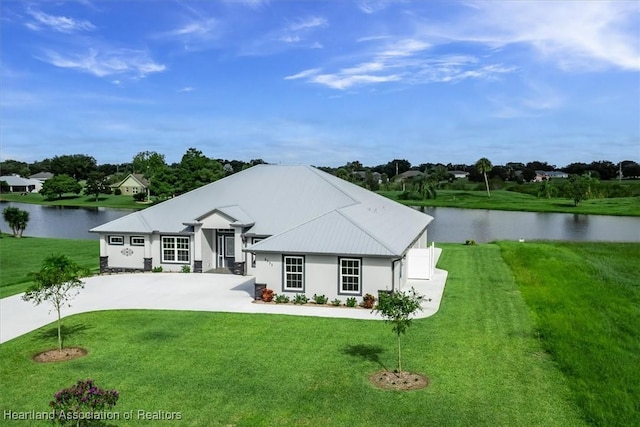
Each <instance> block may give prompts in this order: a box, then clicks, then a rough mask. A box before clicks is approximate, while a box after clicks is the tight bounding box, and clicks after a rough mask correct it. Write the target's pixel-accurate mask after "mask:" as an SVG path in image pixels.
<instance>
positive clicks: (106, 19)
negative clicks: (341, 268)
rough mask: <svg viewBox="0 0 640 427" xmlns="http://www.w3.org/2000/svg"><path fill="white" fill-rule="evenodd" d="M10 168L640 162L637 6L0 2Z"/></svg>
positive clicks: (0, 131)
mask: <svg viewBox="0 0 640 427" xmlns="http://www.w3.org/2000/svg"><path fill="white" fill-rule="evenodd" d="M0 60H1V61H2V62H1V66H0V160H8V159H12V160H18V161H24V162H29V163H30V162H34V161H40V160H43V159H45V158H51V157H53V156H59V155H68V154H85V155H90V156H92V157H94V158H95V159H96V161H97V163H98V164H105V163H114V164H118V163H126V162H130V161H131V160H132V159H133V157H134V156H135V155H136V154H137V153H139V152H142V151H155V152H158V153H160V154H163V155H164V156H165V159H166V161H167V162H168V163H173V162H179V161H180V158H181V157H182V155H183V154H184V153H185V152H186V151H187V149H188V148H190V147H194V148H196V149H198V150H200V151H202V153H203V154H204V155H206V156H207V157H211V158H222V159H229V160H232V159H235V160H243V161H249V160H251V159H263V160H265V161H267V162H269V163H280V164H309V165H316V166H332V167H335V166H340V165H344V164H345V163H347V162H351V161H356V160H357V161H360V162H361V163H362V164H364V165H368V166H375V165H379V164H384V163H387V162H389V161H391V160H393V159H406V160H409V161H410V162H411V163H412V164H413V165H419V164H421V163H444V164H447V163H453V164H459V163H464V164H473V163H474V162H475V161H476V160H478V159H479V158H481V157H486V158H488V159H489V160H490V161H491V162H492V163H493V164H504V163H506V162H524V163H526V162H529V161H534V160H537V161H546V162H548V163H549V164H553V165H557V166H558V167H562V166H565V165H567V164H569V163H573V162H586V163H590V162H592V161H599V160H610V161H613V162H614V163H617V162H619V161H621V160H634V161H640V2H637V1H596V0H592V1H584V2H582V1H576V0H574V1H568V2H562V1H532V2H529V1H524V0H523V1H500V0H493V1H488V0H485V1H475V0H465V1H455V0H446V1H445V0H443V1H437V0H429V1H428V0H421V1H404V0H395V1H393V0H370V1H366V0H362V1H349V0H326V1H323V0H315V1H313V0H306V1H296V0H244V1H232V0H227V1H224V0H219V1H213V0H211V1H202V0H201V1H195V0H181V1H169V0H157V1H153V0H146V1H145V0H138V1H125V0H120V1H116V0H112V1H106V0H102V1H99V0H76V1H65V0H59V1H53V0H51V1H45V0H43V1H23V0H20V1H17V0H3V1H2V2H0Z"/></svg>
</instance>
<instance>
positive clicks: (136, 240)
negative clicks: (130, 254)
mask: <svg viewBox="0 0 640 427" xmlns="http://www.w3.org/2000/svg"><path fill="white" fill-rule="evenodd" d="M144 241H145V239H144V236H131V237H130V238H129V244H131V246H144Z"/></svg>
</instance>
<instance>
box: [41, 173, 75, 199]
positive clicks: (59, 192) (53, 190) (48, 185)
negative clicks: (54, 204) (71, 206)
mask: <svg viewBox="0 0 640 427" xmlns="http://www.w3.org/2000/svg"><path fill="white" fill-rule="evenodd" d="M80 191H82V186H81V185H80V184H79V183H78V181H76V180H75V179H73V178H71V177H70V176H69V175H66V174H62V175H56V176H54V177H53V178H51V179H48V180H46V181H45V182H44V183H43V184H42V189H40V194H42V195H43V196H44V197H46V198H47V199H52V198H53V197H54V196H57V197H58V199H60V198H62V196H63V195H64V194H65V193H73V194H80Z"/></svg>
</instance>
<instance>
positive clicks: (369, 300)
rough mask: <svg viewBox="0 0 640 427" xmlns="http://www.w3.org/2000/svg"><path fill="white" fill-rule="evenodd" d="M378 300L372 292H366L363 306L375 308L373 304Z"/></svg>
mask: <svg viewBox="0 0 640 427" xmlns="http://www.w3.org/2000/svg"><path fill="white" fill-rule="evenodd" d="M375 302H376V297H374V296H373V295H371V294H365V295H364V297H362V306H363V307H364V308H373V304H374V303H375Z"/></svg>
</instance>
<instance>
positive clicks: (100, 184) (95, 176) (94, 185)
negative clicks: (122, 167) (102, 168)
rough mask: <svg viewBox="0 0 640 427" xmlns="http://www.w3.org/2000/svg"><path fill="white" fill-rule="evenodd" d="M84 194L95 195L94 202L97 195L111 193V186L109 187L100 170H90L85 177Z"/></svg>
mask: <svg viewBox="0 0 640 427" xmlns="http://www.w3.org/2000/svg"><path fill="white" fill-rule="evenodd" d="M84 194H86V195H92V196H95V197H96V202H97V201H98V196H100V194H111V187H109V183H108V182H107V178H105V176H104V174H102V173H101V172H91V173H90V174H89V176H88V177H87V184H86V186H85V187H84Z"/></svg>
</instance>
